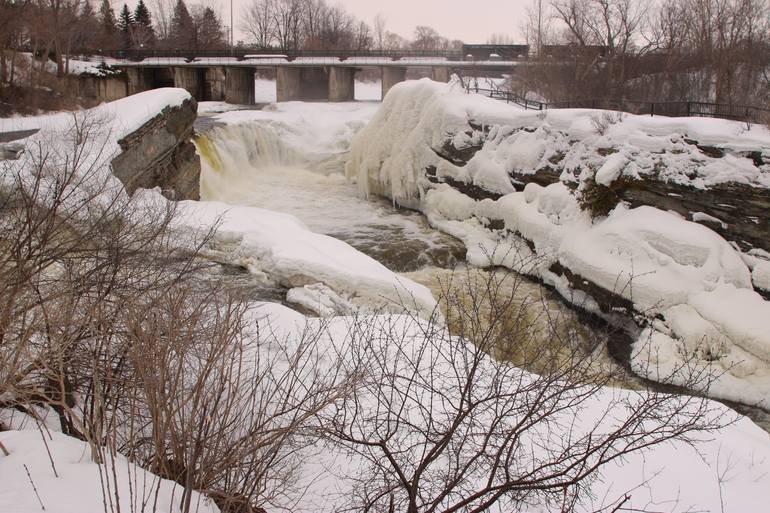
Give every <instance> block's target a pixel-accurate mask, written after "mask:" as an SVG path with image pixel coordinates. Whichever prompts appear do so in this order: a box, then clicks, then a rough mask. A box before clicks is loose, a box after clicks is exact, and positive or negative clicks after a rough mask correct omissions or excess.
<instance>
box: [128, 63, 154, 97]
mask: <svg viewBox="0 0 770 513" xmlns="http://www.w3.org/2000/svg"><path fill="white" fill-rule="evenodd" d="M125 70H126V75H127V76H128V94H129V95H132V94H136V93H141V92H142V91H149V90H150V89H154V88H155V83H154V82H155V81H154V79H153V78H154V73H153V70H152V69H151V68H125Z"/></svg>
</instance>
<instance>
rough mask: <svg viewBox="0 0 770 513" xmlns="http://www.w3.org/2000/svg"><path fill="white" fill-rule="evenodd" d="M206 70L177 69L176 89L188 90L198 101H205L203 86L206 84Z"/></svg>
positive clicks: (175, 72) (175, 75) (175, 77)
mask: <svg viewBox="0 0 770 513" xmlns="http://www.w3.org/2000/svg"><path fill="white" fill-rule="evenodd" d="M205 76H206V70H205V69H204V68H191V67H185V68H183V67H181V66H179V67H175V68H174V87H179V88H182V89H187V91H188V92H189V93H190V94H191V95H192V97H193V98H195V99H196V100H198V101H201V100H203V99H204V98H203V90H204V88H203V85H204V83H205Z"/></svg>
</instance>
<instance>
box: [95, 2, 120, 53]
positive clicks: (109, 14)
mask: <svg viewBox="0 0 770 513" xmlns="http://www.w3.org/2000/svg"><path fill="white" fill-rule="evenodd" d="M99 24H100V26H101V30H100V34H99V39H100V45H101V47H102V48H104V49H113V48H114V47H115V44H116V42H117V41H116V38H115V35H116V33H117V27H116V23H115V12H114V11H113V10H112V7H111V6H110V2H109V0H102V5H101V7H99Z"/></svg>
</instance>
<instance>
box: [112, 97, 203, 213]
mask: <svg viewBox="0 0 770 513" xmlns="http://www.w3.org/2000/svg"><path fill="white" fill-rule="evenodd" d="M196 117H197V103H196V102H195V100H194V99H193V98H189V99H187V100H185V101H184V102H182V104H181V105H179V106H173V107H166V108H164V109H163V110H162V111H161V112H160V113H159V114H158V115H157V116H155V117H154V118H152V119H151V120H149V121H147V122H146V123H144V124H143V125H142V126H141V127H139V128H138V129H137V130H135V131H133V132H131V133H130V134H129V135H127V136H125V137H123V138H122V139H120V140H119V141H118V144H119V146H120V149H121V153H120V154H119V155H118V156H117V157H115V158H114V159H113V161H112V172H113V174H114V175H115V176H117V177H118V178H119V179H120V181H121V182H122V183H123V185H124V187H125V188H126V190H127V191H128V193H129V194H133V193H134V191H135V190H136V189H138V188H144V189H152V188H153V187H160V188H161V190H162V191H163V194H164V195H165V196H166V197H167V198H170V199H176V200H182V199H192V200H197V199H200V170H201V167H200V159H199V158H198V155H197V154H196V153H195V145H193V143H192V136H193V124H194V123H195V119H196Z"/></svg>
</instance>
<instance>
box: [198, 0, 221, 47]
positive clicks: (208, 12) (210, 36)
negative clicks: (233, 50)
mask: <svg viewBox="0 0 770 513" xmlns="http://www.w3.org/2000/svg"><path fill="white" fill-rule="evenodd" d="M196 22H197V23H196V25H197V27H198V47H199V48H202V49H220V48H223V47H225V46H226V45H227V42H226V41H225V37H224V31H223V30H222V22H221V21H220V19H219V17H218V16H217V14H216V13H215V12H214V10H213V9H212V8H211V7H206V8H205V9H204V10H203V13H202V14H201V15H200V19H198V20H196Z"/></svg>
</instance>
